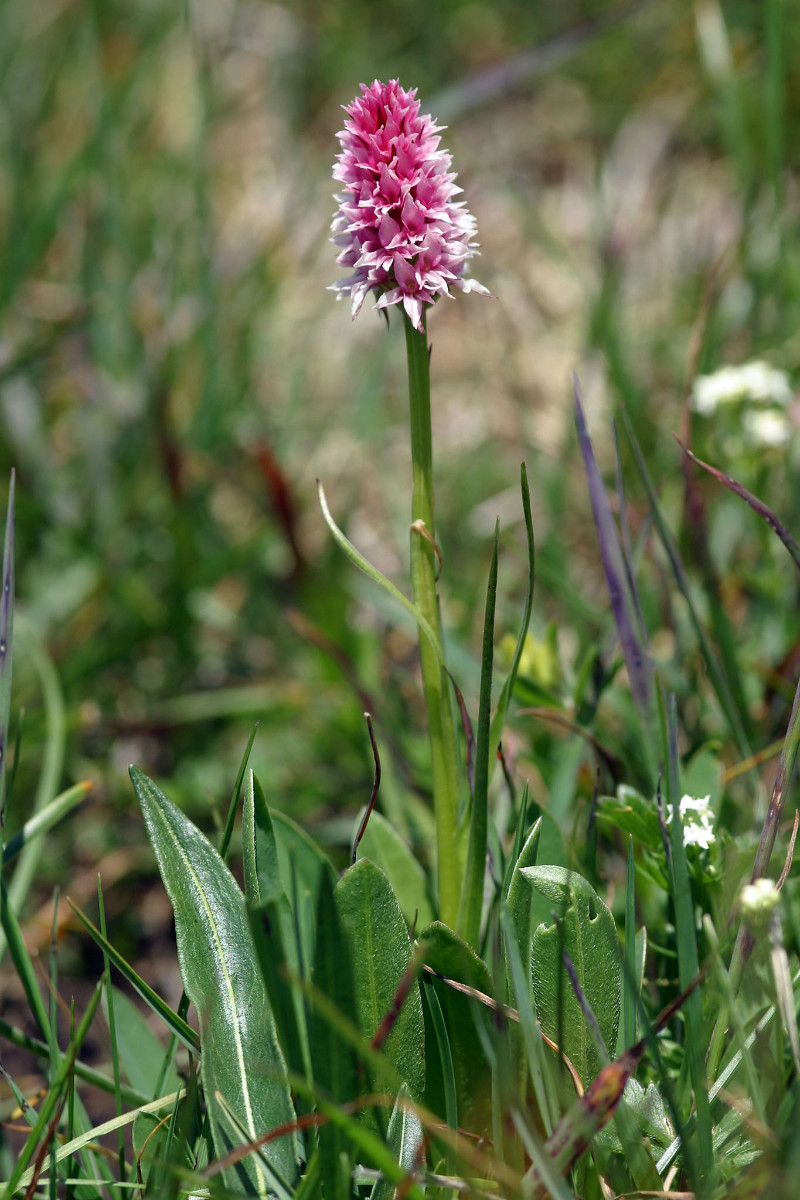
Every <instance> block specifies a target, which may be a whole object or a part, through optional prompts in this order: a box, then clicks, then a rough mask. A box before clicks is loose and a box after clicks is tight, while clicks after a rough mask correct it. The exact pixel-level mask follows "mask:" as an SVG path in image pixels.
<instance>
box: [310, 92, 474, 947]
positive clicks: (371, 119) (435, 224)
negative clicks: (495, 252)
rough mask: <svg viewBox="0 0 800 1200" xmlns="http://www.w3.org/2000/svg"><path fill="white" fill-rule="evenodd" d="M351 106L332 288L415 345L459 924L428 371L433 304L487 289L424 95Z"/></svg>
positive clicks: (412, 372) (415, 556) (434, 655)
mask: <svg viewBox="0 0 800 1200" xmlns="http://www.w3.org/2000/svg"><path fill="white" fill-rule="evenodd" d="M361 93H362V94H361V96H358V97H356V99H355V100H354V101H353V102H352V103H351V104H349V105H347V107H346V108H345V112H346V113H347V116H348V120H347V121H346V122H345V128H344V129H343V130H342V131H341V132H340V133H339V135H338V137H339V140H340V142H341V145H342V152H341V154H340V155H339V156H338V159H337V162H336V165H335V167H334V169H333V175H334V178H335V179H336V180H338V181H339V182H340V183H341V184H342V185H343V190H342V192H341V193H340V194H338V195H337V196H336V199H337V201H338V204H339V208H338V210H337V212H336V215H335V216H334V219H333V225H332V230H333V233H334V238H333V241H334V242H335V243H336V244H337V245H338V246H339V247H340V253H339V255H338V258H337V260H336V261H337V262H338V263H339V264H340V265H341V266H345V267H348V268H350V270H351V271H352V274H351V275H348V276H347V277H345V278H343V279H340V280H338V281H337V283H335V284H333V285H332V290H333V291H335V292H336V297H337V299H342V298H344V297H347V298H348V299H349V300H350V303H351V310H352V314H353V316H354V317H355V316H356V315H357V314H358V312H359V311H360V309H361V306H362V304H363V303H364V299H365V298H366V296H367V295H368V294H369V293H370V292H371V293H372V294H373V295H374V296H376V297H377V300H376V308H378V309H382V310H384V311H386V310H387V309H389V308H390V307H392V306H393V305H399V306H400V307H401V308H402V311H403V319H404V324H405V332H406V348H407V352H408V379H409V400H410V420H411V460H412V471H413V490H412V500H411V522H412V524H411V580H412V587H413V593H414V602H415V604H416V606H417V608H418V610H419V612H420V614H421V616H422V617H424V618H425V620H426V622H427V625H428V627H429V628H430V629H432V630H433V631H434V633H435V636H436V638H437V643H438V644H437V645H436V646H435V647H434V646H433V645H431V642H430V640H429V637H427V636H424V635H423V633H422V630H420V658H421V663H422V682H423V690H424V694H425V705H426V709H427V717H428V730H429V736H430V747H431V764H432V769H433V798H434V810H435V818H436V838H437V864H438V867H437V869H438V890H439V915H440V917H441V919H442V920H443V921H444V922H445V923H446V924H448V925H450V926H451V927H455V924H456V920H457V917H458V906H459V896H460V891H461V864H460V861H459V853H458V774H459V772H458V739H457V736H456V729H455V722H454V719H453V709H452V704H451V698H450V684H449V680H448V677H447V672H446V670H445V667H444V655H443V652H442V641H441V627H440V621H439V609H438V602H437V596H436V556H435V552H434V545H433V539H434V538H435V524H434V505H433V449H432V439H431V404H430V371H429V364H428V340H427V333H426V326H425V316H426V310H427V308H428V307H429V306H431V305H433V304H434V302H435V301H436V300H437V299H438V297H439V296H450V295H451V291H450V289H451V288H455V289H457V290H459V291H462V292H470V291H476V292H479V293H482V294H483V295H488V292H487V289H486V288H485V287H483V285H482V284H480V283H478V282H477V280H475V279H472V278H471V277H470V276H469V275H468V273H467V263H468V260H469V259H470V258H472V256H473V255H474V254H475V253H476V252H477V246H476V243H475V241H474V240H473V239H474V235H475V232H476V226H475V219H474V217H473V216H472V215H471V213H470V212H469V211H468V209H467V206H466V204H464V202H463V201H461V200H456V199H455V197H456V195H458V193H459V192H460V191H461V189H460V188H458V187H457V186H456V184H455V175H454V174H453V173H452V172H451V171H450V165H451V158H450V155H449V154H448V153H447V151H445V150H443V149H441V148H440V146H439V141H440V139H439V137H438V134H439V132H440V127H439V126H437V125H436V124H434V122H433V120H432V119H431V117H429V116H427V115H423V114H421V113H420V104H419V101H418V100H417V98H416V91H413V90H412V91H409V92H407V91H404V89H403V88H401V86H400V84H399V83H398V81H397V80H391V81H390V82H389V83H386V84H385V83H381V82H380V81H379V80H377V79H376V80H375V82H374V83H373V84H371V85H370V86H369V87H367V86H366V85H364V84H362V85H361Z"/></svg>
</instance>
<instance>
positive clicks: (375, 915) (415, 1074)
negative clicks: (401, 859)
mask: <svg viewBox="0 0 800 1200" xmlns="http://www.w3.org/2000/svg"><path fill="white" fill-rule="evenodd" d="M335 897H336V907H337V910H338V912H339V918H340V920H341V923H342V929H343V931H344V933H345V936H346V937H347V938H348V940H349V943H350V951H351V959H352V964H353V985H354V989H355V1002H356V1015H357V1019H358V1025H359V1028H360V1029H361V1032H362V1033H363V1034H364V1036H365V1037H367V1038H370V1039H372V1038H373V1036H374V1035H375V1033H376V1031H377V1029H378V1027H379V1026H380V1025H381V1023H382V1022H383V1020H384V1018H385V1017H386V1016H387V1014H388V1013H390V1012H391V1010H392V1006H393V1003H394V999H395V995H396V993H397V989H398V986H399V984H400V981H401V980H402V978H403V976H404V974H405V972H406V968H407V967H408V964H409V961H410V959H411V946H410V944H409V940H408V930H407V929H406V923H405V921H404V919H403V914H402V913H401V912H400V906H399V904H398V903H397V899H396V897H395V894H394V892H393V891H392V885H391V884H390V883H389V880H388V879H387V878H386V876H385V875H384V873H383V871H381V870H380V869H379V868H378V867H376V866H375V864H374V863H372V862H370V861H369V859H368V858H362V859H360V860H359V861H358V862H357V863H356V864H355V866H352V867H351V868H350V870H349V871H346V872H345V874H344V875H343V876H342V878H341V879H340V880H339V883H338V885H337V887H336V893H335ZM383 1050H384V1053H385V1055H386V1057H387V1058H388V1059H389V1062H390V1063H391V1064H392V1065H393V1066H394V1067H395V1068H396V1070H397V1071H398V1073H399V1074H400V1076H401V1077H402V1079H403V1080H404V1082H405V1083H406V1084H408V1087H409V1090H410V1092H411V1094H412V1095H413V1096H415V1097H421V1096H422V1094H423V1091H424V1088H425V1025H424V1021H423V1017H422V1001H421V999H420V994H419V986H418V984H416V983H414V984H413V986H412V988H411V991H410V992H409V995H408V998H407V999H406V1001H405V1004H404V1005H403V1008H402V1010H401V1012H400V1014H399V1016H398V1017H397V1020H396V1022H395V1024H394V1027H393V1028H392V1031H391V1032H390V1034H389V1036H388V1038H387V1039H386V1042H385V1045H384V1047H383ZM376 1089H377V1090H378V1091H381V1090H382V1087H381V1085H380V1083H379V1082H378V1081H376Z"/></svg>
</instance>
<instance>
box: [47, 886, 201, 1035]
mask: <svg viewBox="0 0 800 1200" xmlns="http://www.w3.org/2000/svg"><path fill="white" fill-rule="evenodd" d="M67 903H68V904H69V906H70V908H71V909H72V911H73V912H74V913H75V916H76V917H77V918H78V920H79V921H80V923H81V924H82V925H83V927H84V929H85V930H86V932H87V933H88V934H90V935H91V937H92V938H93V940H94V941H95V942H96V943H97V945H98V946H99V947H100V949H101V950H102V951H103V953H104V954H107V955H108V957H109V959H110V960H111V962H112V963H113V964H114V966H115V967H116V968H117V970H118V971H119V973H120V974H121V975H122V976H123V977H124V978H125V979H127V981H128V983H129V984H130V985H131V987H132V988H133V989H134V990H135V991H137V992H138V993H139V995H140V996H141V997H142V999H143V1000H144V1002H145V1004H147V1005H148V1006H149V1007H150V1008H151V1009H152V1010H153V1012H154V1013H155V1014H156V1016H158V1017H160V1018H161V1020H162V1021H163V1022H164V1024H165V1025H166V1026H167V1028H168V1029H169V1030H171V1032H172V1033H174V1034H175V1036H176V1037H177V1038H178V1040H179V1041H181V1042H182V1043H183V1044H184V1046H185V1047H186V1048H187V1050H191V1051H192V1052H193V1053H194V1054H197V1053H198V1051H199V1050H200V1039H199V1038H198V1036H197V1034H196V1033H195V1031H194V1030H193V1029H192V1027H191V1025H187V1023H186V1021H184V1020H183V1018H182V1017H179V1016H178V1014H177V1013H176V1012H175V1011H174V1010H173V1009H171V1008H170V1006H169V1005H168V1004H167V1002H166V1000H162V998H161V997H160V996H159V994H158V992H156V991H154V990H153V988H151V987H150V984H149V983H145V981H144V980H143V979H142V977H141V975H139V974H138V972H136V971H135V970H134V969H133V967H132V966H131V965H130V963H129V962H127V960H126V959H125V958H123V956H122V955H121V954H120V953H119V951H118V950H117V949H115V947H114V946H112V944H111V942H109V941H108V939H107V938H104V937H103V935H102V933H101V932H100V930H99V929H98V928H97V926H96V925H93V924H92V922H91V921H90V920H89V918H88V917H87V916H86V913H84V912H82V911H81V910H80V909H79V908H78V906H77V905H76V904H73V903H72V901H71V900H70V898H69V896H68V897H67Z"/></svg>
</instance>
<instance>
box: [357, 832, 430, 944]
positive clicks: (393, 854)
mask: <svg viewBox="0 0 800 1200" xmlns="http://www.w3.org/2000/svg"><path fill="white" fill-rule="evenodd" d="M358 851H359V855H360V856H361V857H363V858H368V859H370V861H371V862H374V863H375V864H376V866H379V867H380V869H381V870H382V871H383V873H384V875H385V876H386V878H387V879H388V880H389V882H390V884H391V885H392V890H393V891H394V894H395V896H396V897H397V903H398V904H399V905H400V911H401V912H402V914H403V916H404V917H405V919H406V921H407V922H408V924H409V925H413V924H416V927H417V928H418V929H419V928H421V927H423V926H425V925H429V924H430V923H431V921H432V920H433V909H432V908H431V902H430V900H429V899H428V891H427V886H426V882H425V872H424V871H423V869H422V867H421V866H420V863H419V860H418V859H416V858H415V857H414V855H413V854H412V853H411V851H410V850H409V848H408V846H407V845H406V844H405V842H404V841H403V839H402V838H401V837H400V834H399V833H398V832H397V830H396V829H395V828H394V826H393V825H391V824H390V823H389V821H387V820H386V817H383V816H381V814H380V813H379V812H373V813H372V814H371V816H370V818H369V824H368V825H367V828H366V830H365V831H364V836H363V837H362V839H361V842H360V843H359V847H358Z"/></svg>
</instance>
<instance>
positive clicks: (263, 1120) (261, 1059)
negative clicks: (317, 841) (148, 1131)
mask: <svg viewBox="0 0 800 1200" xmlns="http://www.w3.org/2000/svg"><path fill="white" fill-rule="evenodd" d="M131 779H132V780H133V785H134V788H135V790H136V794H137V796H138V798H139V803H140V804H141V806H142V812H143V813H144V818H145V821H146V823H147V831H148V834H149V836H150V841H151V843H152V845H153V849H154V851H155V854H156V858H157V860H158V866H159V870H160V872H161V877H162V879H163V881H164V886H165V887H166V889H167V893H168V895H169V898H170V900H171V901H172V907H173V910H174V912H175V932H176V935H177V941H178V960H179V962H180V968H181V977H182V979H183V986H184V988H185V990H186V995H187V996H188V997H189V1000H190V1001H191V1002H192V1004H194V1006H195V1008H196V1009H197V1014H198V1018H199V1022H200V1045H201V1072H202V1080H203V1088H204V1091H205V1096H206V1103H207V1105H208V1111H209V1116H210V1119H211V1128H212V1136H213V1139H214V1146H215V1150H216V1153H217V1154H218V1155H219V1156H222V1155H224V1154H226V1153H227V1152H228V1151H229V1150H231V1149H232V1148H233V1143H232V1140H231V1136H230V1129H231V1125H230V1122H228V1121H224V1120H222V1119H221V1109H220V1104H219V1100H218V1099H217V1097H218V1095H219V1096H221V1097H222V1099H223V1100H224V1103H225V1105H226V1106H227V1108H228V1109H229V1110H230V1111H231V1112H232V1113H234V1114H235V1116H236V1118H237V1119H238V1121H239V1123H240V1124H241V1126H242V1128H243V1129H244V1130H246V1132H247V1134H248V1136H249V1137H252V1138H253V1139H255V1138H257V1137H258V1136H259V1135H260V1134H263V1133H265V1132H266V1131H267V1130H268V1129H272V1128H274V1127H275V1126H277V1125H281V1124H283V1123H285V1122H291V1121H293V1120H294V1115H295V1113H294V1108H293V1106H292V1099H291V1094H290V1091H289V1086H288V1083H287V1079H286V1067H285V1064H284V1060H283V1056H282V1054H281V1050H280V1047H279V1045H278V1041H277V1037H276V1034H275V1024H274V1021H273V1018H272V1012H271V1010H270V1006H269V1001H268V998H267V995H266V992H265V989H264V985H263V982H262V979H261V973H260V971H259V968H258V962H257V957H256V949H255V945H254V942H253V936H252V933H251V931H250V925H249V923H248V920H247V911H246V905H245V899H244V896H243V895H242V893H241V891H240V890H239V887H238V885H237V883H236V880H235V879H234V878H233V876H232V875H231V873H230V871H229V870H228V868H227V867H226V866H225V864H224V863H223V861H222V859H221V858H220V856H219V854H218V853H217V851H216V850H215V849H214V847H213V846H212V845H211V843H210V842H209V841H208V839H207V838H206V837H204V836H203V834H202V833H201V832H200V831H199V830H198V829H197V828H196V827H195V826H194V825H193V824H192V822H191V821H189V820H188V818H187V817H185V816H184V815H183V813H181V812H180V810H179V809H177V808H176V807H175V805H174V804H172V803H171V802H170V801H169V800H168V799H167V797H166V796H165V795H164V794H163V792H161V791H160V789H159V788H158V787H156V785H155V784H154V783H153V782H152V781H151V780H150V779H148V778H147V776H146V775H144V774H143V772H141V771H140V770H138V768H136V767H132V768H131ZM265 1153H266V1156H267V1158H268V1159H269V1161H270V1163H272V1164H273V1165H274V1167H275V1169H276V1171H277V1172H278V1173H279V1175H280V1176H282V1177H283V1178H284V1179H286V1180H288V1181H290V1182H291V1181H296V1179H297V1161H296V1153H295V1140H294V1138H293V1137H292V1136H287V1137H285V1138H280V1139H278V1140H276V1141H275V1142H270V1143H269V1145H268V1147H267V1149H266V1151H265ZM223 1178H224V1182H225V1186H226V1188H227V1189H228V1191H230V1192H233V1193H240V1194H241V1193H244V1194H249V1195H253V1194H256V1195H259V1196H266V1195H268V1194H269V1192H270V1185H269V1178H268V1173H267V1169H266V1167H265V1166H264V1164H263V1163H262V1162H261V1161H259V1160H258V1159H257V1158H255V1157H254V1156H250V1157H248V1158H246V1159H244V1160H243V1161H242V1162H241V1163H239V1164H238V1165H237V1166H236V1167H233V1168H230V1169H229V1170H227V1171H225V1172H224V1176H223Z"/></svg>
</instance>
